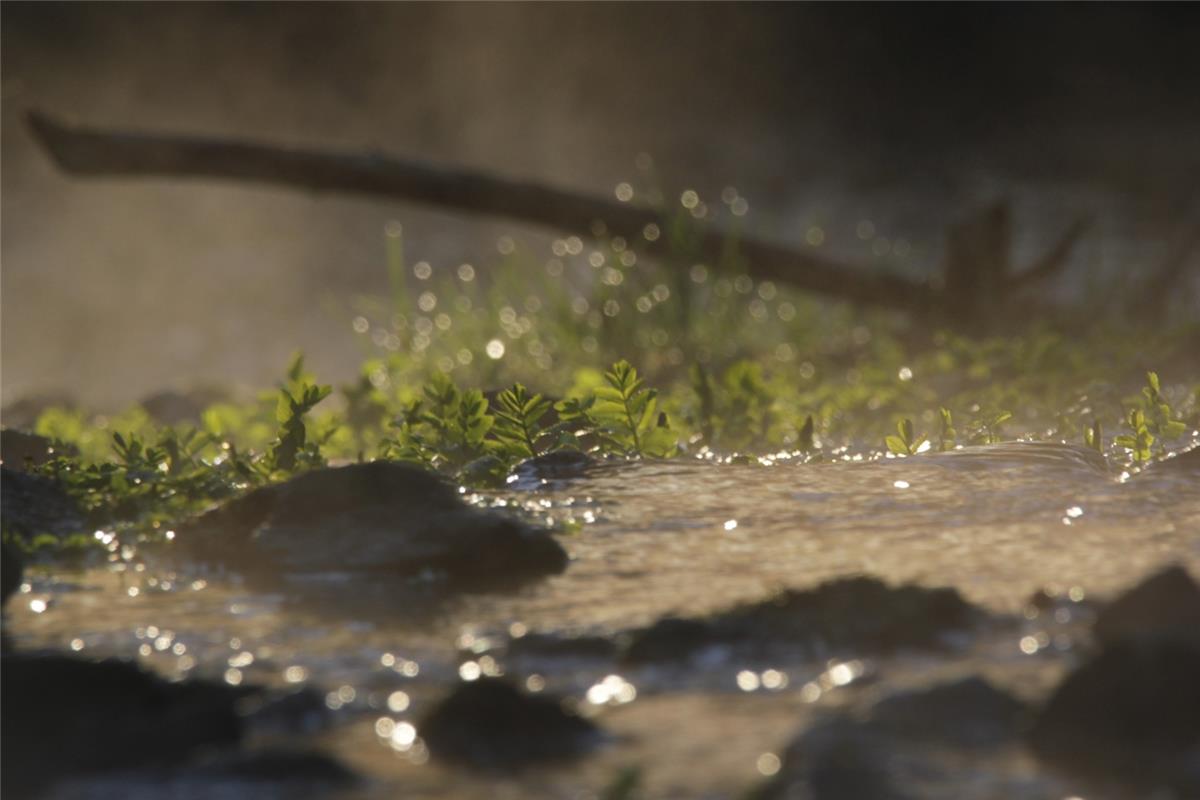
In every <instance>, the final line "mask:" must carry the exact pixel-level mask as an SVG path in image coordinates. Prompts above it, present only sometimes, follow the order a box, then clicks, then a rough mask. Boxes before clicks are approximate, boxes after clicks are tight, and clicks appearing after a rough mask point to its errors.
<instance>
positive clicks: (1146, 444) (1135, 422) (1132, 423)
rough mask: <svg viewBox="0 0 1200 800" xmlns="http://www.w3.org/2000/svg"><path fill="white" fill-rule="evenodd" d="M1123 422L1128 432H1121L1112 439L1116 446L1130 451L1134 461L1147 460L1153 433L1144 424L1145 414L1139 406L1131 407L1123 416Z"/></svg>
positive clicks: (1149, 454)
mask: <svg viewBox="0 0 1200 800" xmlns="http://www.w3.org/2000/svg"><path fill="white" fill-rule="evenodd" d="M1125 424H1126V426H1128V428H1129V431H1130V432H1129V433H1123V434H1121V435H1120V436H1118V437H1117V438H1116V439H1115V440H1114V441H1115V442H1116V444H1117V445H1118V446H1120V447H1124V448H1125V449H1126V450H1129V451H1131V452H1132V453H1133V460H1134V461H1137V462H1139V463H1141V462H1145V461H1149V460H1150V456H1151V453H1150V448H1151V446H1152V445H1153V444H1154V434H1153V433H1151V432H1150V429H1149V427H1147V425H1146V415H1145V414H1144V413H1142V410H1141V409H1140V408H1132V409H1130V410H1129V414H1128V416H1126V417H1125Z"/></svg>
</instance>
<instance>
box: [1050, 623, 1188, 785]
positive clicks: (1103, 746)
mask: <svg viewBox="0 0 1200 800" xmlns="http://www.w3.org/2000/svg"><path fill="white" fill-rule="evenodd" d="M1029 742H1030V744H1031V746H1032V748H1033V750H1034V752H1035V753H1036V754H1037V755H1038V757H1039V758H1041V759H1043V760H1044V761H1046V762H1048V763H1051V764H1054V765H1057V766H1059V767H1062V768H1065V769H1068V770H1071V771H1074V772H1076V773H1079V774H1082V775H1086V776H1093V777H1098V778H1101V779H1103V780H1106V781H1107V780H1122V781H1124V782H1127V783H1130V784H1135V785H1141V786H1147V787H1169V788H1172V789H1174V790H1175V791H1177V792H1181V793H1182V792H1184V789H1185V787H1195V786H1196V784H1195V783H1193V780H1194V779H1195V777H1196V774H1197V770H1196V767H1197V758H1198V757H1200V647H1198V646H1197V645H1196V644H1194V643H1192V642H1189V641H1186V640H1182V641H1181V640H1171V639H1145V638H1141V639H1134V640H1128V641H1123V642H1120V643H1118V644H1115V645H1112V646H1109V647H1107V648H1106V649H1105V650H1104V651H1103V652H1101V653H1100V654H1099V655H1097V656H1095V657H1094V658H1092V659H1091V660H1089V661H1088V662H1086V663H1085V664H1083V665H1082V666H1081V667H1079V668H1078V669H1076V670H1075V671H1074V672H1072V673H1071V674H1070V675H1069V676H1067V678H1066V679H1065V680H1064V681H1063V682H1062V683H1061V684H1060V685H1059V687H1058V688H1057V689H1056V690H1055V691H1054V693H1053V694H1052V695H1051V697H1050V699H1049V701H1048V702H1047V703H1046V705H1045V707H1044V708H1043V709H1042V710H1041V712H1040V714H1039V715H1038V717H1037V720H1036V722H1035V725H1034V727H1033V730H1032V731H1031V733H1030V736H1029Z"/></svg>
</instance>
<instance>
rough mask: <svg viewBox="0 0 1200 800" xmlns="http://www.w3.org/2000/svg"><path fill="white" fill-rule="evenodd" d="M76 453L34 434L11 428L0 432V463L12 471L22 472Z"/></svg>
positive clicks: (71, 448) (74, 450) (65, 446)
mask: <svg viewBox="0 0 1200 800" xmlns="http://www.w3.org/2000/svg"><path fill="white" fill-rule="evenodd" d="M77 452H78V451H77V450H76V449H75V448H74V447H70V446H68V445H63V444H60V443H56V442H54V441H53V440H51V439H47V438H46V437H45V436H38V435H37V434H36V433H26V432H25V431H18V430H14V429H12V428H4V429H3V430H0V462H3V463H4V464H5V466H7V467H8V468H9V469H12V470H18V471H20V470H24V469H26V468H27V467H28V466H29V465H31V464H32V465H35V466H36V465H38V464H44V463H46V462H47V461H49V460H50V459H52V458H54V457H55V456H56V455H59V454H66V455H73V454H75V453H77Z"/></svg>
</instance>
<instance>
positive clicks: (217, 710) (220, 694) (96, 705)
mask: <svg viewBox="0 0 1200 800" xmlns="http://www.w3.org/2000/svg"><path fill="white" fill-rule="evenodd" d="M0 684H2V685H3V690H2V691H3V697H4V714H3V734H2V738H0V742H2V747H3V763H4V769H3V771H0V783H2V788H3V792H2V793H3V795H4V797H25V796H28V795H31V794H33V793H35V792H36V791H39V790H40V789H41V788H43V787H45V786H46V785H48V784H50V783H52V782H55V781H59V780H64V779H67V778H70V777H72V776H77V775H83V774H89V773H100V772H107V771H113V770H122V769H128V768H132V767H150V766H156V765H167V764H173V763H180V762H182V761H184V760H185V759H187V758H189V757H191V756H192V755H193V754H195V753H198V752H200V751H201V750H204V749H206V748H210V747H223V746H232V745H235V744H236V743H237V742H238V741H239V739H240V738H241V735H242V722H241V719H240V717H239V716H238V714H237V712H236V710H235V706H236V703H237V701H238V700H239V698H241V697H243V696H245V695H246V694H247V693H248V692H250V691H252V690H249V689H235V688H233V687H228V686H224V685H222V684H216V683H208V682H204V681H195V680H189V681H183V682H181V683H168V682H167V681H164V680H162V679H161V678H158V677H156V676H154V675H151V674H150V673H148V672H145V671H143V670H142V669H141V668H140V667H138V666H137V665H136V664H133V663H129V662H126V661H118V660H106V661H87V660H84V659H80V658H73V657H70V656H65V655H58V654H53V653H44V654H22V653H10V654H5V656H4V658H3V662H2V663H0Z"/></svg>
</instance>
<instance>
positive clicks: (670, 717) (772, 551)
mask: <svg viewBox="0 0 1200 800" xmlns="http://www.w3.org/2000/svg"><path fill="white" fill-rule="evenodd" d="M475 499H476V500H477V501H478V502H482V503H489V504H509V505H515V506H519V507H520V513H524V514H529V515H532V516H534V517H536V518H544V519H545V520H547V521H552V522H555V523H571V524H568V525H565V526H564V530H567V531H571V532H568V533H563V534H561V536H560V541H561V542H562V543H563V544H564V546H565V547H566V548H567V549H568V550H569V551H570V553H571V557H572V560H571V564H570V566H569V568H568V569H567V570H566V572H564V573H563V574H562V575H559V576H556V577H554V578H551V579H548V580H545V581H543V582H540V583H536V584H534V585H533V586H531V587H529V588H527V589H526V590H524V591H521V592H519V593H517V594H510V595H500V596H495V595H491V596H489V595H478V596H471V597H467V598H464V599H461V600H459V601H457V602H455V603H453V604H451V605H448V606H446V607H445V608H443V609H441V610H440V611H439V613H438V615H437V616H436V617H435V618H434V619H432V620H429V619H428V618H424V617H423V618H422V619H420V620H418V619H415V618H414V616H415V613H416V612H415V610H414V609H412V608H409V607H408V606H407V604H406V603H405V602H404V601H403V600H402V599H400V596H398V595H397V596H393V595H390V594H388V593H387V592H382V593H380V592H371V591H368V590H367V589H365V588H363V587H360V586H357V585H356V584H355V583H354V582H350V581H347V582H344V583H337V582H335V583H334V584H333V585H331V586H326V587H322V588H321V589H320V591H319V594H316V595H315V596H316V597H317V600H316V601H315V602H313V597H314V593H315V590H313V589H311V587H310V588H306V589H299V588H298V589H295V590H290V591H285V592H273V593H264V592H261V591H255V590H253V589H251V588H248V587H246V586H243V585H240V584H239V583H238V582H237V581H236V579H234V578H228V577H226V578H219V577H215V576H203V575H200V574H198V573H195V572H194V571H192V570H191V569H190V568H189V567H188V565H186V564H184V565H178V564H171V563H169V561H165V560H164V559H163V558H162V557H161V556H160V557H156V558H154V557H148V558H147V560H146V561H145V562H141V561H137V560H136V559H135V560H134V561H132V562H129V563H121V564H117V565H113V566H111V567H109V568H101V569H90V570H86V571H82V572H78V573H73V574H72V573H63V572H55V573H54V574H53V575H45V574H40V575H39V574H37V573H34V574H33V575H32V576H31V577H27V580H28V581H29V583H28V585H27V586H26V587H23V593H22V594H20V595H18V596H17V597H15V598H14V599H13V601H12V603H11V604H10V608H9V625H8V626H7V629H8V631H9V632H10V633H11V634H12V635H13V637H14V640H15V642H16V644H17V646H18V647H23V648H35V647H55V648H61V649H72V650H77V651H79V652H81V654H83V655H91V656H95V657H99V656H107V655H120V656H127V657H128V656H133V655H134V654H137V656H136V657H137V658H139V659H140V660H141V661H142V662H144V663H145V664H147V665H148V666H152V667H153V668H155V669H157V670H159V671H161V672H163V673H165V674H167V675H172V676H178V675H183V674H189V675H195V676H204V677H209V678H215V679H218V680H222V679H223V680H227V681H230V682H247V683H250V682H255V683H267V684H277V685H281V686H285V685H287V684H289V683H296V684H300V683H308V684H310V685H312V686H314V687H319V689H320V690H321V691H322V692H325V693H327V695H326V704H327V706H328V707H329V708H330V709H332V719H333V722H332V725H331V726H330V727H328V728H327V729H326V730H325V731H324V732H323V733H319V734H317V739H316V741H317V742H318V744H319V745H320V747H322V748H323V749H325V750H327V751H328V752H330V753H332V754H334V755H336V756H338V757H339V758H341V759H343V760H344V761H345V762H347V763H348V764H350V765H351V766H353V767H354V768H355V769H357V770H358V771H360V772H361V773H363V774H364V775H366V776H367V778H368V780H367V782H366V783H365V784H363V785H361V786H359V787H357V788H354V789H352V790H348V791H346V792H345V793H344V796H347V797H367V798H384V797H394V796H401V795H402V796H404V797H430V798H432V797H479V798H484V797H514V798H516V797H562V798H586V797H599V796H600V793H601V792H602V790H603V788H604V787H605V786H606V785H608V784H610V783H611V782H612V781H613V780H614V778H615V777H616V776H617V775H618V774H619V773H620V771H621V770H622V769H625V768H628V767H631V766H638V767H640V768H641V774H642V781H641V790H642V792H643V793H644V795H645V796H647V797H712V798H722V797H738V796H741V795H742V793H744V792H745V791H746V790H747V789H748V788H750V787H752V786H754V785H755V784H756V783H758V782H760V781H762V780H764V777H763V776H764V775H767V774H770V773H771V772H773V771H774V770H775V769H777V768H778V760H777V759H776V756H777V755H782V753H783V750H784V748H785V747H786V745H787V743H788V742H789V741H790V740H791V739H792V738H793V737H794V736H795V735H796V734H797V733H798V732H799V731H802V730H803V729H804V728H805V727H806V726H808V725H811V724H812V723H813V722H814V721H815V720H818V719H821V718H823V717H825V716H827V715H829V714H831V713H834V712H837V711H848V712H852V713H853V712H855V710H856V709H862V708H865V707H867V706H868V705H869V704H870V703H871V702H872V701H873V700H875V699H877V698H879V697H882V696H886V695H888V694H890V693H892V692H895V691H897V690H899V689H904V688H907V687H917V686H925V685H928V684H930V683H932V682H935V681H939V680H942V679H949V678H954V677H961V676H966V675H984V676H987V677H988V678H989V679H991V680H992V681H993V682H994V683H996V684H997V685H999V686H1002V687H1004V688H1006V689H1008V690H1010V691H1012V692H1013V693H1014V694H1016V695H1018V696H1021V697H1023V698H1027V699H1031V700H1037V699H1040V698H1041V697H1044V695H1045V693H1046V692H1047V691H1048V690H1049V689H1050V688H1051V687H1052V686H1053V685H1054V684H1055V683H1056V682H1057V680H1058V679H1059V678H1060V677H1061V676H1062V674H1063V672H1064V671H1065V669H1067V668H1068V667H1069V666H1070V665H1071V664H1072V658H1073V656H1074V653H1075V652H1076V650H1077V649H1078V647H1079V645H1080V644H1081V643H1082V642H1084V640H1085V639H1086V636H1087V625H1086V622H1087V613H1088V606H1087V602H1086V601H1087V600H1088V599H1090V598H1094V597H1096V598H1104V597H1109V596H1111V595H1113V594H1114V593H1116V592H1118V591H1119V590H1121V589H1123V588H1126V587H1128V586H1130V585H1132V584H1134V583H1136V582H1137V581H1138V580H1140V579H1141V578H1143V577H1145V575H1146V574H1147V573H1148V572H1151V571H1152V570H1154V569H1156V568H1158V567H1160V566H1162V565H1164V564H1166V563H1169V562H1179V563H1183V564H1184V565H1186V566H1187V567H1188V568H1189V569H1190V570H1191V571H1192V572H1193V574H1198V573H1200V481H1197V480H1196V474H1195V473H1194V472H1191V473H1187V472H1184V471H1177V472H1173V471H1170V470H1166V469H1163V470H1159V471H1155V470H1148V471H1147V472H1146V473H1144V474H1141V475H1135V476H1132V477H1129V476H1127V475H1119V476H1114V475H1111V474H1109V473H1108V472H1107V471H1106V469H1105V467H1104V465H1103V463H1097V460H1096V459H1095V458H1094V457H1092V456H1090V455H1089V454H1088V453H1087V452H1086V451H1082V450H1080V449H1078V448H1072V447H1067V446H1058V445H1047V444H1032V443H1014V444H1008V445H999V446H992V447H985V448H973V449H971V450H967V451H958V452H952V453H946V454H927V455H920V456H916V457H912V458H907V459H881V460H876V461H864V462H857V463H855V462H834V463H818V464H801V463H792V462H787V461H780V462H779V463H775V464H772V465H767V464H753V465H732V464H712V463H706V462H701V461H688V460H683V459H679V460H675V461H670V462H658V463H651V462H647V463H635V464H620V465H601V466H599V467H596V468H594V469H592V470H591V471H589V472H588V473H586V474H584V475H582V476H579V477H576V478H572V479H563V480H550V481H545V482H543V481H539V480H528V481H521V482H518V483H517V484H515V485H514V487H513V490H512V491H510V492H506V493H504V494H502V495H494V496H486V497H477V498H475ZM852 574H867V575H873V576H876V577H879V578H882V579H883V580H885V581H887V582H889V583H893V584H894V583H900V582H910V581H911V582H917V583H919V584H922V585H925V586H946V585H950V586H954V587H956V588H958V589H959V590H960V591H961V592H962V594H963V595H964V596H965V597H966V598H967V599H968V600H970V601H971V602H974V603H976V604H978V605H981V606H982V607H984V608H985V609H987V610H988V611H990V612H992V616H990V617H989V619H990V620H991V621H990V622H988V623H986V624H985V625H984V626H983V627H982V629H981V630H979V631H978V632H977V633H976V634H974V635H972V636H971V637H967V638H964V639H963V641H961V642H959V643H958V644H957V645H956V646H955V647H953V648H952V649H950V650H949V651H938V652H936V653H932V654H931V653H928V652H926V653H920V652H902V653H899V654H894V655H890V656H886V657H874V656H871V655H869V654H863V656H862V657H861V658H856V654H855V653H838V654H836V655H837V657H838V658H839V659H840V660H839V661H837V662H833V663H831V662H829V661H827V660H825V659H814V658H812V656H811V654H809V655H808V656H804V655H796V656H786V657H785V656H781V657H780V658H779V659H777V660H776V661H774V662H770V663H768V662H766V661H761V660H759V661H754V660H744V659H742V657H740V656H737V655H735V654H732V653H722V652H716V653H708V654H706V655H705V657H704V658H703V659H701V660H692V661H690V662H687V663H681V664H679V665H674V666H655V667H638V668H634V669H622V668H619V667H618V666H616V665H615V664H614V663H613V662H612V661H611V660H610V659H609V660H606V659H605V658H604V657H587V656H580V655H573V656H569V657H555V656H545V657H540V658H539V657H535V656H528V657H524V658H521V659H518V658H514V659H508V658H506V657H505V656H504V650H503V648H502V647H496V644H497V643H502V641H503V640H504V639H505V638H506V637H507V636H509V635H520V634H522V633H526V632H553V633H558V634H593V633H596V634H612V633H615V632H618V631H621V630H625V629H629V628H632V627H635V626H639V625H645V624H647V623H649V622H651V621H653V620H655V619H657V618H659V617H661V616H663V615H668V614H674V615H699V614H703V613H705V612H710V611H715V610H719V609H722V608H725V607H728V606H730V605H733V604H736V603H739V602H744V601H754V600H759V599H762V598H763V597H765V596H767V595H769V594H770V593H771V592H773V591H776V590H778V589H780V588H783V587H788V588H805V587H811V586H814V585H816V584H817V583H819V582H821V581H823V580H827V579H830V578H835V577H839V576H846V575H852ZM1038 590H1047V591H1049V592H1050V593H1051V594H1061V595H1064V596H1067V595H1069V597H1070V598H1071V599H1072V600H1074V601H1080V600H1082V601H1084V602H1077V603H1074V604H1068V606H1066V607H1063V608H1059V610H1058V611H1057V612H1052V613H1051V614H1050V615H1049V616H1048V615H1047V613H1042V614H1036V615H1035V614H1034V612H1033V611H1032V608H1031V606H1030V598H1031V596H1032V595H1033V594H1034V593H1035V592H1036V591H1038ZM739 659H742V660H739ZM839 667H840V669H839ZM495 672H505V673H506V674H509V675H511V676H513V677H515V678H516V679H517V680H520V681H523V682H525V684H526V685H527V686H529V687H531V688H533V689H543V687H544V690H545V691H553V692H556V693H560V694H563V695H566V696H567V697H569V698H572V699H573V700H575V701H576V702H577V703H578V706H579V708H580V710H581V711H582V712H584V713H586V714H588V715H590V716H592V717H594V719H595V720H596V721H597V722H598V724H600V725H601V726H602V727H603V728H604V729H605V730H606V731H607V732H608V734H609V735H610V736H609V740H608V742H607V744H606V745H604V746H603V747H602V748H600V749H599V750H598V751H597V752H595V753H594V754H592V755H590V756H587V757H584V758H583V759H581V760H579V761H577V762H574V763H572V764H568V765H564V766H561V767H558V766H556V767H553V768H550V769H544V770H543V769H539V770H533V771H531V772H528V773H526V774H524V775H523V776H521V777H516V778H503V779H500V778H496V777H492V776H486V775H484V776H481V775H477V774H473V773H471V772H469V771H466V770H463V769H458V768H450V767H445V766H442V765H440V764H438V763H437V761H436V760H433V761H430V760H429V759H428V756H427V753H426V751H425V749H424V748H423V746H422V743H421V741H420V738H419V737H420V731H419V730H417V731H415V734H414V732H413V731H412V730H411V728H409V727H408V726H406V725H404V723H405V722H410V723H411V722H415V721H416V719H417V718H418V717H419V716H420V714H421V712H422V711H423V710H424V709H427V708H428V707H429V705H430V704H431V703H432V702H434V700H435V699H436V698H437V697H439V696H440V695H441V694H442V693H444V691H445V690H446V688H447V687H448V686H450V685H452V684H453V683H454V682H456V681H459V680H462V679H470V678H474V677H476V676H478V675H480V674H490V673H495ZM612 675H617V676H619V677H615V678H614V677H609V676H612ZM831 676H832V677H831ZM606 678H607V682H606ZM596 687H601V688H596ZM397 693H400V694H397ZM389 703H390V707H389ZM385 734H390V735H385ZM279 735H280V734H279V732H277V731H270V730H265V729H264V730H261V731H258V732H257V733H256V736H257V738H258V739H260V740H263V741H268V740H271V741H273V740H275V739H276V738H278V737H279ZM310 741H311V740H310ZM939 758H940V760H936V759H935V763H936V764H937V766H938V770H939V771H940V773H941V778H940V779H932V778H931V779H929V780H928V781H927V784H923V783H922V780H923V778H922V777H921V776H916V777H914V778H913V788H914V789H915V790H916V791H915V793H916V795H917V796H922V797H939V796H945V797H957V798H993V797H995V798H1001V797H1018V796H1019V797H1066V796H1069V795H1071V794H1072V793H1073V792H1072V791H1071V790H1070V788H1071V787H1070V785H1069V784H1068V783H1065V782H1064V779H1063V778H1061V777H1060V776H1055V775H1054V774H1052V773H1049V772H1046V771H1044V770H1042V769H1041V768H1040V767H1039V766H1038V765H1037V764H1036V762H1034V761H1033V759H1032V757H1030V756H1029V755H1027V754H1026V753H1025V752H1024V751H1023V750H1020V749H1019V748H1017V747H1015V746H1014V747H1009V748H1001V749H999V750H998V751H994V752H989V753H988V754H987V755H986V757H984V756H979V757H974V758H971V759H966V760H963V759H962V758H961V756H959V755H955V754H952V753H947V754H943V755H942V756H940V757H939ZM946 776H949V777H948V778H947V777H946ZM926 777H928V776H926ZM947 787H952V788H947ZM161 791H162V787H161V785H151V786H148V787H147V788H146V789H145V792H144V794H145V796H155V795H156V793H161ZM173 791H175V792H176V795H175V796H192V795H196V796H211V794H212V788H211V787H209V788H207V789H205V788H203V787H198V786H193V787H191V788H190V789H188V788H187V787H182V788H181V787H179V786H176V787H174V788H173ZM244 791H245V790H244ZM106 792H107V795H110V796H113V797H127V796H131V795H135V796H136V794H137V786H136V784H135V785H131V784H130V782H129V781H127V780H126V781H122V782H118V783H110V784H106V783H104V782H103V781H93V782H91V783H89V784H83V785H78V784H77V785H75V786H74V787H67V788H65V789H63V791H62V792H61V794H63V795H64V796H89V797H92V796H105V793H106ZM189 792H190V793H191V794H189ZM205 792H209V794H207V795H206V794H205ZM221 796H229V795H221ZM234 796H238V795H236V794H235V795H234ZM245 796H258V795H257V794H254V792H248V793H247V794H246V795H245ZM1100 796H1103V794H1102V793H1101V794H1089V795H1088V797H1089V798H1091V797H1100Z"/></svg>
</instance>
